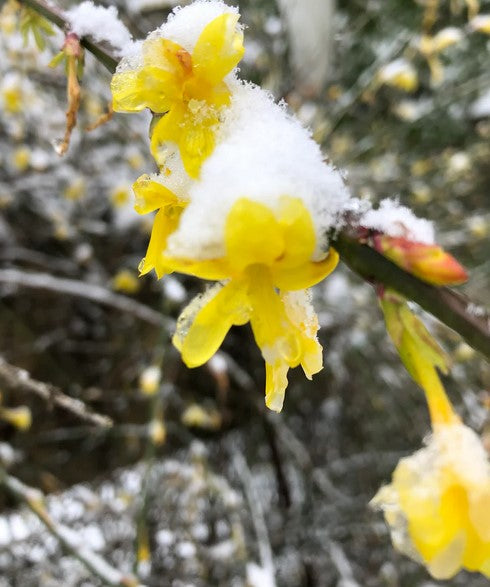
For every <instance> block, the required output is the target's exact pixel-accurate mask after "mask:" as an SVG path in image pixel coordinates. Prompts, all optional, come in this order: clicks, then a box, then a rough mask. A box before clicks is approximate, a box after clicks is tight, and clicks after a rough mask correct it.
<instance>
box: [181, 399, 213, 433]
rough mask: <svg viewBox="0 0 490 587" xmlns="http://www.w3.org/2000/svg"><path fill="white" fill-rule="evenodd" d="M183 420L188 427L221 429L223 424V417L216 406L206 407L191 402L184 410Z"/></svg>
mask: <svg viewBox="0 0 490 587" xmlns="http://www.w3.org/2000/svg"><path fill="white" fill-rule="evenodd" d="M181 422H182V424H184V426H187V427H188V428H200V429H201V430H219V429H220V428H221V425H222V417H221V414H220V413H219V412H218V410H216V408H204V407H203V406H200V405H198V404H191V405H190V406H188V407H187V408H186V409H185V410H184V413H183V414H182V417H181Z"/></svg>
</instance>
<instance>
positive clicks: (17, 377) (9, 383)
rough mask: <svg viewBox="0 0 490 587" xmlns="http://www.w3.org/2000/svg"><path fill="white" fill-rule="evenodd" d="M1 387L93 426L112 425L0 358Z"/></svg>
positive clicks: (80, 403) (109, 421) (49, 385)
mask: <svg viewBox="0 0 490 587" xmlns="http://www.w3.org/2000/svg"><path fill="white" fill-rule="evenodd" d="M2 387H3V388H5V389H10V390H12V391H24V392H27V393H33V394H34V395H37V396H38V397H40V398H41V399H43V400H45V401H46V402H52V403H53V404H54V405H56V406H58V407H59V408H62V409H64V410H67V411H68V412H71V413H72V414H75V416H77V417H78V418H80V419H81V420H84V421H85V422H89V423H90V424H93V425H94V426H99V427H101V428H110V427H111V426H112V425H113V421H112V420H111V418H109V417H108V416H103V415H102V414H97V413H96V412H94V411H92V410H91V409H90V408H89V407H87V405H86V404H84V403H83V402H82V401H80V400H78V399H75V398H73V397H70V396H68V395H65V394H64V393H63V392H62V391H61V389H58V388H57V387H55V386H54V385H51V384H49V383H43V382H42V381H36V380H35V379H32V378H31V376H30V375H29V373H28V372H27V371H25V370H24V369H19V368H18V367H15V366H14V365H10V364H9V363H7V362H5V360H4V359H3V358H2V357H0V388H2Z"/></svg>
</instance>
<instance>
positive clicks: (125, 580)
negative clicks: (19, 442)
mask: <svg viewBox="0 0 490 587" xmlns="http://www.w3.org/2000/svg"><path fill="white" fill-rule="evenodd" d="M0 485H3V486H4V487H5V488H6V489H7V490H8V491H9V492H10V493H11V494H12V495H13V496H14V497H15V498H16V499H17V501H19V502H20V503H23V504H25V505H26V506H27V507H28V508H29V509H30V510H31V511H32V512H33V513H34V514H35V515H36V516H37V517H38V518H39V520H40V521H41V522H42V523H43V524H44V525H45V526H46V528H47V529H48V530H49V532H50V533H51V534H52V535H53V536H55V537H56V538H57V539H58V540H59V542H60V544H61V545H62V546H63V548H64V549H65V550H66V551H68V552H69V553H70V554H72V555H73V556H75V557H76V558H77V559H78V560H79V561H80V562H81V563H82V564H83V565H85V566H86V567H87V569H89V570H90V571H91V572H92V573H93V574H94V575H95V576H97V577H98V578H99V579H101V580H102V581H103V583H104V584H105V585H112V586H113V587H143V586H142V585H141V584H140V582H139V581H138V579H137V578H136V577H135V576H134V575H131V574H125V573H122V572H121V571H119V570H118V569H115V568H114V567H112V566H111V565H110V564H109V563H108V562H107V561H106V560H105V559H103V558H102V557H101V556H100V555H99V554H97V553H95V552H93V551H92V550H90V548H88V547H87V546H86V545H85V544H83V542H82V541H81V539H80V538H79V537H78V535H77V534H76V533H75V532H74V531H73V530H71V529H70V528H67V527H66V526H64V525H62V524H58V523H57V522H55V520H53V518H52V517H51V516H50V515H49V513H48V510H47V509H46V506H45V503H44V500H45V498H44V495H43V493H42V492H41V491H39V489H34V488H33V487H29V486H28V485H25V484H24V483H22V482H21V481H19V479H16V478H15V477H12V475H9V474H7V472H6V471H5V470H4V469H3V468H2V467H0Z"/></svg>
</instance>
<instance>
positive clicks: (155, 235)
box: [133, 175, 187, 278]
mask: <svg viewBox="0 0 490 587" xmlns="http://www.w3.org/2000/svg"><path fill="white" fill-rule="evenodd" d="M133 191H134V193H135V196H136V204H135V206H134V207H135V210H136V212H138V214H148V213H149V212H153V211H154V210H158V212H157V214H156V216H155V221H154V223H153V228H152V231H151V236H150V243H149V244H148V249H147V251H146V256H145V258H144V259H143V260H142V261H141V263H140V266H139V271H140V274H141V275H145V274H146V273H149V272H150V271H151V270H152V269H155V272H156V274H157V275H158V277H159V278H160V277H163V275H164V274H165V273H168V272H169V271H168V269H167V268H166V266H165V264H164V260H163V251H164V250H165V248H166V246H167V238H168V237H169V235H170V234H172V232H173V231H174V230H175V229H176V228H177V225H178V223H179V220H180V215H181V214H182V211H183V210H184V208H185V206H186V205H187V202H186V201H185V200H183V199H181V198H179V197H178V196H177V195H175V194H174V193H173V192H172V191H170V190H169V189H168V188H166V187H165V186H164V185H163V184H161V183H160V182H158V181H156V180H153V179H152V178H151V177H150V176H149V175H142V176H141V177H139V178H138V179H137V180H136V181H135V183H134V184H133Z"/></svg>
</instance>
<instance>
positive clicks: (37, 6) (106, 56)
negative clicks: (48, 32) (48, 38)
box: [17, 0, 119, 73]
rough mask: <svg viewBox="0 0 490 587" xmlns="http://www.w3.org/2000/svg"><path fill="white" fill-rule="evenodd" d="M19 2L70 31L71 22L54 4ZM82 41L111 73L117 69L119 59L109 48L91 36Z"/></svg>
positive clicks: (38, 1)
mask: <svg viewBox="0 0 490 587" xmlns="http://www.w3.org/2000/svg"><path fill="white" fill-rule="evenodd" d="M17 1H18V2H19V4H22V5H24V6H27V7H28V8H31V9H32V10H34V11H35V12H37V13H38V14H40V15H41V16H44V18H45V19H46V20H49V21H50V22H52V23H53V24H55V25H56V26H57V27H59V28H60V29H62V30H63V31H64V32H66V33H67V32H69V31H70V24H69V22H68V21H67V20H66V18H65V17H64V16H63V12H62V11H60V10H59V9H58V8H56V7H55V6H53V4H51V3H48V2H46V1H45V0H17ZM80 43H81V44H82V45H83V46H84V47H85V49H87V51H90V53H92V54H93V56H94V57H95V58H96V59H97V61H100V63H102V65H104V66H105V67H106V68H107V69H108V70H109V71H110V72H111V73H114V72H115V71H116V66H117V64H118V63H119V59H117V58H116V57H115V56H114V55H113V54H112V53H111V51H110V50H109V49H107V48H106V47H104V46H103V45H102V44H101V43H96V42H95V41H92V40H91V39H90V37H82V38H81V39H80Z"/></svg>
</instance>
